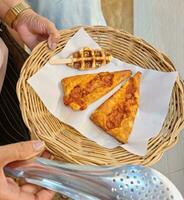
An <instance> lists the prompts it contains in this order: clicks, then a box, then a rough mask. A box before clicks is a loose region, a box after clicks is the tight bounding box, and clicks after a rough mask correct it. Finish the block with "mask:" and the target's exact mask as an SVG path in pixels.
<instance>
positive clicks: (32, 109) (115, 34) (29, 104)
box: [17, 26, 184, 165]
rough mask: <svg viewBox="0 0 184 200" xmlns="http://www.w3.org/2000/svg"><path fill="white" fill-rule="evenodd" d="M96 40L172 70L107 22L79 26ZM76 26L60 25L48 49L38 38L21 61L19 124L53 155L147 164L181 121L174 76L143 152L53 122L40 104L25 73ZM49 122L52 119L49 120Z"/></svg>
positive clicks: (125, 56) (139, 61)
mask: <svg viewBox="0 0 184 200" xmlns="http://www.w3.org/2000/svg"><path fill="white" fill-rule="evenodd" d="M84 28H85V30H86V31H87V32H88V34H90V36H92V37H93V39H94V40H96V42H97V43H98V44H99V45H100V46H102V47H103V48H105V49H108V50H109V51H111V52H112V54H113V56H114V57H117V58H118V59H120V60H123V61H125V62H128V63H132V64H136V65H140V66H141V67H143V68H149V69H155V70H160V71H167V72H169V71H175V67H174V65H173V64H172V62H171V61H170V60H169V58H167V56H165V55H164V54H163V53H161V52H159V51H158V50H156V49H155V48H153V47H152V46H151V45H149V44H148V43H147V42H145V41H144V40H143V39H141V38H138V37H135V36H133V35H131V34H129V33H127V32H124V31H120V30H116V29H113V28H110V27H102V26H93V27H84ZM78 30H79V27H75V28H72V29H67V30H62V31H61V38H60V42H59V44H58V47H57V49H56V50H54V51H50V50H49V49H48V47H47V43H46V42H42V43H41V44H39V45H38V46H37V47H36V48H35V49H34V50H33V51H32V53H31V55H30V57H29V58H28V59H27V61H26V62H25V64H24V66H23V68H22V71H21V74H20V79H19V81H18V84H17V95H18V99H19V102H20V108H21V111H22V116H23V119H24V122H25V124H26V125H27V127H28V128H29V130H30V132H31V133H32V134H34V135H35V136H36V137H37V138H39V139H41V140H44V141H45V143H46V145H47V148H48V150H49V151H51V152H52V154H53V155H54V156H55V158H56V159H60V160H65V161H67V162H72V163H80V164H93V165H118V164H121V163H126V164H127V163H128V164H142V165H153V164H154V163H156V162H157V161H158V160H159V159H160V158H161V157H162V155H163V153H164V151H166V150H167V149H169V148H171V147H172V146H174V145H175V144H176V142H177V140H178V135H179V133H180V131H181V130H182V128H183V126H184V106H183V104H184V102H183V99H184V92H183V88H184V87H183V82H182V81H181V80H180V78H178V79H177V81H176V83H175V86H174V89H173V93H172V98H171V102H170V106H169V111H168V115H167V118H166V120H165V122H164V125H163V128H162V130H161V131H160V133H159V134H158V136H157V137H155V138H152V139H151V140H150V141H149V145H148V153H147V154H146V155H145V156H143V157H140V156H136V155H133V154H131V153H129V152H127V151H126V150H124V149H122V148H120V147H118V148H115V149H112V150H111V149H106V148H103V147H101V146H99V145H97V144H96V143H94V142H92V141H89V140H88V139H86V138H85V137H84V136H82V135H81V134H80V133H78V132H76V131H75V130H73V129H71V128H70V127H69V126H67V125H66V124H64V123H62V122H59V121H58V120H57V119H56V118H55V117H54V116H52V115H51V114H50V113H49V112H48V111H47V110H46V108H45V106H44V105H43V103H42V102H41V100H40V99H39V97H38V96H37V95H36V93H35V92H34V90H33V89H32V88H31V87H30V86H29V85H28V83H27V79H28V78H29V77H31V76H32V75H33V74H35V73H36V72H37V71H38V70H39V69H40V68H41V67H42V66H43V65H44V64H45V63H46V62H47V61H48V60H49V59H50V57H52V56H53V55H55V54H56V53H58V52H59V51H61V49H62V48H63V47H64V46H65V44H66V42H67V41H68V40H69V39H70V38H71V37H72V36H73V35H74V34H75V33H76V32H77V31H78ZM53 124H54V125H53Z"/></svg>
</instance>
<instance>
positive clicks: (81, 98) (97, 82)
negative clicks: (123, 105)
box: [61, 70, 131, 110]
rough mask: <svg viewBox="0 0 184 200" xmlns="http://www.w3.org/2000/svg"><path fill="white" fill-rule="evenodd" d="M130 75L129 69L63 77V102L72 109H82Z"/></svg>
mask: <svg viewBox="0 0 184 200" xmlns="http://www.w3.org/2000/svg"><path fill="white" fill-rule="evenodd" d="M130 76H131V71H130V70H124V71H116V72H101V73H98V74H85V75H77V76H72V77H68V78H65V79H63V80H62V81H61V84H62V86H63V90H64V98H63V100H64V104H65V105H68V106H70V107H71V108H72V109H73V110H84V109H86V108H87V106H88V105H89V104H91V103H93V102H94V101H96V100H98V99H99V98H100V97H102V96H104V95H105V94H107V93H108V92H109V91H111V90H112V89H113V88H114V87H116V86H117V85H118V84H120V83H121V82H122V81H124V80H126V79H127V78H129V77H130Z"/></svg>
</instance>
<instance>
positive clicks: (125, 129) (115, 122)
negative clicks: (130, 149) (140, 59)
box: [90, 72, 141, 143]
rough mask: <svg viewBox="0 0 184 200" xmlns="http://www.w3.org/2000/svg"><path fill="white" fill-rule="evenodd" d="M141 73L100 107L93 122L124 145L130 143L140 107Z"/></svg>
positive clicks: (94, 114)
mask: <svg viewBox="0 0 184 200" xmlns="http://www.w3.org/2000/svg"><path fill="white" fill-rule="evenodd" d="M140 81H141V73H140V72H138V73H136V74H135V76H134V77H131V78H130V79H129V80H128V81H127V82H126V83H125V85H123V86H122V87H121V88H120V89H119V90H118V91H117V92H116V93H115V94H114V95H112V96H111V97H110V98H109V99H108V100H107V101H105V102H104V103H103V104H102V105H101V106H99V107H98V108H97V109H96V111H95V112H94V113H93V114H92V115H91V117H90V118H91V120H92V121H93V122H94V123H95V124H96V125H98V126H99V127H101V128H102V129H103V130H104V131H106V132H107V133H109V134H110V135H112V136H113V137H115V138H116V139H117V140H119V141H120V142H122V143H127V142H128V137H129V135H130V133H131V131H132V128H133V124H134V120H135V117H136V113H137V110H138V106H139V95H140V94H139V90H140Z"/></svg>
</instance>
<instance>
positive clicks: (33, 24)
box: [13, 9, 60, 50]
mask: <svg viewBox="0 0 184 200" xmlns="http://www.w3.org/2000/svg"><path fill="white" fill-rule="evenodd" d="M13 28H14V29H15V30H16V31H17V32H18V34H19V35H20V38H21V39H22V41H23V42H24V43H25V44H26V45H27V46H28V47H29V48H30V49H33V48H34V47H35V46H36V45H37V44H38V43H40V42H41V41H43V40H47V39H48V46H49V48H50V49H52V50H53V49H55V48H56V46H57V43H58V41H59V37H60V34H59V31H58V30H57V29H56V27H55V25H54V24H53V23H52V22H51V21H49V20H48V19H46V18H45V17H42V16H40V15H38V14H37V13H36V12H34V11H33V10H31V9H27V10H25V11H24V12H23V13H21V14H20V15H19V16H18V18H17V19H16V20H15V22H14V23H13Z"/></svg>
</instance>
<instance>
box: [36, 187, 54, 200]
mask: <svg viewBox="0 0 184 200" xmlns="http://www.w3.org/2000/svg"><path fill="white" fill-rule="evenodd" d="M54 195H55V192H53V191H50V190H46V189H43V190H41V191H39V192H38V193H37V194H36V195H35V200H43V199H44V200H52V198H53V197H54Z"/></svg>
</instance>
